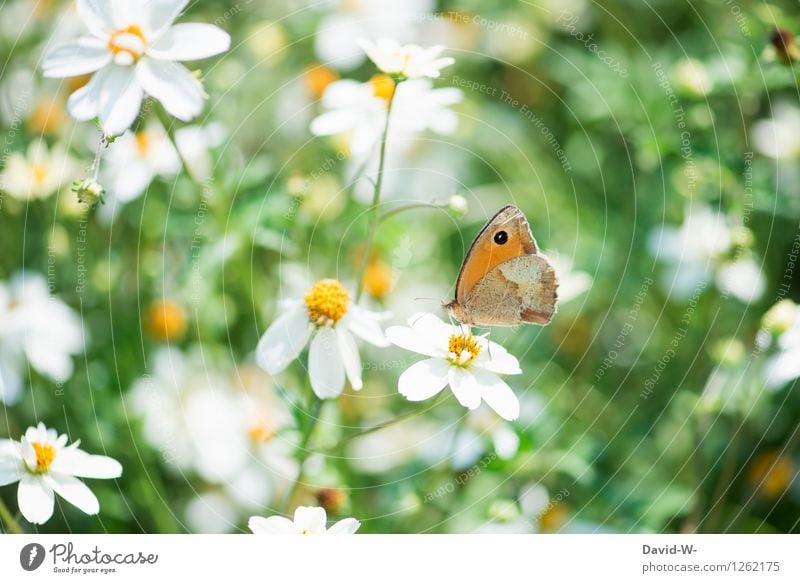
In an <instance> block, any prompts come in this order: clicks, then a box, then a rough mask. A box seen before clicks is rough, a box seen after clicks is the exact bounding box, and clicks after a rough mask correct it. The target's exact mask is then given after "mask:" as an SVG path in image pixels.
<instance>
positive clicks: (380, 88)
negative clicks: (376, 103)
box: [369, 74, 396, 103]
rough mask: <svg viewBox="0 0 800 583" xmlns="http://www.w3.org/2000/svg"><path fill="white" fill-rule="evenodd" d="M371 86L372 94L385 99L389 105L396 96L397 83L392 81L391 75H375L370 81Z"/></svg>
mask: <svg viewBox="0 0 800 583" xmlns="http://www.w3.org/2000/svg"><path fill="white" fill-rule="evenodd" d="M369 82H370V85H372V93H373V95H375V97H378V98H380V99H383V100H384V101H386V102H387V103H388V101H389V100H390V99H391V98H392V95H394V89H395V85H396V84H395V82H394V81H393V80H392V78H391V77H389V75H383V74H379V75H374V76H373V77H372V79H370V80H369Z"/></svg>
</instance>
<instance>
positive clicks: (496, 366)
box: [475, 342, 522, 374]
mask: <svg viewBox="0 0 800 583" xmlns="http://www.w3.org/2000/svg"><path fill="white" fill-rule="evenodd" d="M475 364H476V366H480V367H481V368H485V369H486V370H489V371H492V372H496V373H498V374H522V369H521V368H520V367H519V361H518V360H517V359H516V357H515V356H513V355H512V354H510V353H509V352H508V351H507V350H506V349H505V348H503V347H502V346H500V345H499V344H497V343H496V342H488V347H485V348H484V349H483V351H482V352H481V354H480V355H479V356H478V360H476V363H475Z"/></svg>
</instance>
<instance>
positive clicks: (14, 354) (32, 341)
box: [0, 272, 84, 404]
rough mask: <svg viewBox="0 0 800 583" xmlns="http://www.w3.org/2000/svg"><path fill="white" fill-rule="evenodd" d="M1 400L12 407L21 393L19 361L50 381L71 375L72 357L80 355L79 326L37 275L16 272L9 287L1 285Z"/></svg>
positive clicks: (77, 319) (75, 319)
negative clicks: (27, 364) (25, 361)
mask: <svg viewBox="0 0 800 583" xmlns="http://www.w3.org/2000/svg"><path fill="white" fill-rule="evenodd" d="M0 322H3V325H2V326H0V375H2V377H3V380H2V383H0V401H1V402H4V403H7V404H13V403H15V402H16V401H17V400H18V399H19V397H20V395H21V393H22V387H23V379H24V375H25V372H26V367H25V363H24V359H27V361H28V363H29V364H30V365H31V366H32V367H33V368H34V369H35V370H36V371H38V372H40V373H42V374H44V375H46V376H47V377H49V378H50V379H51V380H54V381H58V382H63V381H65V380H67V379H68V378H69V377H70V376H72V371H73V363H72V358H71V357H72V355H74V354H80V353H81V352H83V346H84V338H83V323H82V322H81V319H80V317H79V316H78V314H76V313H75V312H74V311H73V310H72V309H71V308H70V307H69V306H67V305H66V304H65V303H64V302H62V301H61V300H59V299H57V298H54V297H52V296H51V295H50V291H49V289H48V287H47V282H46V281H45V279H44V278H43V277H42V276H41V275H38V274H32V273H27V272H26V273H19V274H17V275H16V276H14V278H13V279H12V280H11V284H10V286H6V285H4V284H3V283H0Z"/></svg>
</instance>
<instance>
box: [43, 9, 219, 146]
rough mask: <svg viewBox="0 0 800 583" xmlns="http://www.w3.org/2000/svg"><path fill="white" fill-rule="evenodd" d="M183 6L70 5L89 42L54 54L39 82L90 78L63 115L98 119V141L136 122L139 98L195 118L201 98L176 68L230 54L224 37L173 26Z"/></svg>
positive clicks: (209, 29) (187, 74)
mask: <svg viewBox="0 0 800 583" xmlns="http://www.w3.org/2000/svg"><path fill="white" fill-rule="evenodd" d="M188 3H189V0H150V1H149V2H144V3H141V4H140V3H135V2H130V1H129V0H77V9H78V14H79V15H80V17H81V19H82V20H83V23H84V24H85V25H86V27H87V28H88V30H89V32H90V36H83V37H80V38H79V39H78V40H77V41H74V42H71V43H68V44H63V45H61V46H58V47H56V48H54V49H53V50H51V51H50V52H49V53H48V54H47V55H46V56H45V58H44V64H43V68H44V75H45V77H56V78H64V77H76V76H79V75H86V74H89V73H93V74H94V75H93V76H92V79H91V80H90V81H89V83H88V84H87V85H86V86H85V87H82V88H81V89H78V90H77V91H76V92H75V93H73V94H72V95H71V96H70V98H69V102H68V103H67V108H68V110H69V112H70V114H72V116H73V117H75V119H77V120H79V121H88V120H91V119H94V118H99V119H100V123H101V125H102V127H103V131H104V132H105V133H106V134H108V135H120V134H122V133H123V132H124V131H125V130H127V129H128V128H129V127H130V125H131V124H132V123H133V121H134V119H136V116H137V115H138V113H139V109H140V108H141V105H142V99H143V98H144V96H145V94H147V95H150V96H151V97H153V98H155V99H157V100H158V101H160V102H161V104H162V105H163V106H164V109H166V110H167V111H168V112H169V113H170V115H172V116H174V117H176V118H178V119H180V120H183V121H189V120H190V119H192V118H194V117H196V116H197V115H198V114H199V113H200V112H201V111H202V109H203V102H204V101H205V98H206V95H205V92H204V91H203V87H202V85H201V84H200V82H199V81H198V80H197V78H196V77H195V76H194V75H193V74H192V73H191V71H189V69H187V68H186V67H185V66H183V65H181V64H180V63H179V62H178V61H194V60H198V59H205V58H208V57H212V56H214V55H218V54H220V53H223V52H225V51H227V50H228V49H229V48H230V36H229V35H228V33H226V32H224V31H223V30H222V29H220V28H218V27H216V26H214V25H212V24H198V23H192V24H176V25H174V26H173V22H174V21H175V19H176V18H177V17H178V15H179V14H180V13H181V12H182V11H183V9H184V8H185V7H186V5H187V4H188Z"/></svg>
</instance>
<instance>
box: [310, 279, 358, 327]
mask: <svg viewBox="0 0 800 583" xmlns="http://www.w3.org/2000/svg"><path fill="white" fill-rule="evenodd" d="M304 299H305V302H306V308H307V309H308V319H309V320H311V322H313V323H314V324H316V325H317V326H333V325H334V324H336V322H338V321H339V320H341V319H342V318H343V317H344V315H345V314H346V313H347V306H348V305H349V304H350V294H348V293H347V290H346V289H344V286H343V285H342V284H341V283H339V282H338V281H337V280H335V279H323V280H320V281H318V282H317V283H315V284H314V285H313V287H312V288H311V289H310V290H308V291H307V292H306V295H305V298H304Z"/></svg>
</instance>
